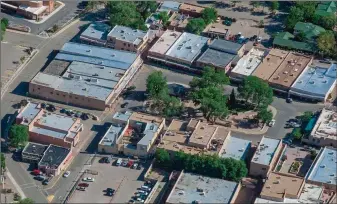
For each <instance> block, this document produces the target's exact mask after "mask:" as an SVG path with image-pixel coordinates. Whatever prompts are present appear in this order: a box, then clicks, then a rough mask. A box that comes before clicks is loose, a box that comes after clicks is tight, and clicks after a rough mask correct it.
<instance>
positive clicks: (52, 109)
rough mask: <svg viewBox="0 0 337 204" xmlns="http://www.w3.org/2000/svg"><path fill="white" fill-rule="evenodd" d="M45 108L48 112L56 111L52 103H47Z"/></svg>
mask: <svg viewBox="0 0 337 204" xmlns="http://www.w3.org/2000/svg"><path fill="white" fill-rule="evenodd" d="M47 109H48V110H49V111H50V112H54V111H56V108H55V106H54V105H52V104H49V105H48V108H47Z"/></svg>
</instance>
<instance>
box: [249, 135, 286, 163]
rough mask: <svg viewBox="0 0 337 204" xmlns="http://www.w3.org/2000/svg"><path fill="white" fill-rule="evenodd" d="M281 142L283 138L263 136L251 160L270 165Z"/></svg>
mask: <svg viewBox="0 0 337 204" xmlns="http://www.w3.org/2000/svg"><path fill="white" fill-rule="evenodd" d="M280 142H281V140H278V139H272V138H268V137H262V139H261V142H260V144H259V146H258V147H257V149H256V152H255V154H254V156H253V159H252V161H251V162H254V163H257V164H263V165H270V162H271V160H272V158H273V157H274V153H275V151H276V149H277V147H278V145H279V144H280Z"/></svg>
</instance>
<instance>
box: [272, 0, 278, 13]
mask: <svg viewBox="0 0 337 204" xmlns="http://www.w3.org/2000/svg"><path fill="white" fill-rule="evenodd" d="M279 7H280V4H279V2H278V1H272V2H271V4H270V10H271V11H272V12H273V13H275V12H276V11H277V10H278V9H279Z"/></svg>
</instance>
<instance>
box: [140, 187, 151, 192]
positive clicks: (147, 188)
mask: <svg viewBox="0 0 337 204" xmlns="http://www.w3.org/2000/svg"><path fill="white" fill-rule="evenodd" d="M141 189H142V190H144V191H151V188H150V187H147V186H142V187H141Z"/></svg>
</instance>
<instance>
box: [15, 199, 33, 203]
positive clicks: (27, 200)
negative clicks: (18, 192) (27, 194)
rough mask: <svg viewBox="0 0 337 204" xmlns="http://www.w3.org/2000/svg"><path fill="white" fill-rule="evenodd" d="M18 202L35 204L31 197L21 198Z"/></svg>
mask: <svg viewBox="0 0 337 204" xmlns="http://www.w3.org/2000/svg"><path fill="white" fill-rule="evenodd" d="M18 203H19V204H34V203H35V202H34V200H33V199H31V198H24V199H21V200H19V202H18Z"/></svg>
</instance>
